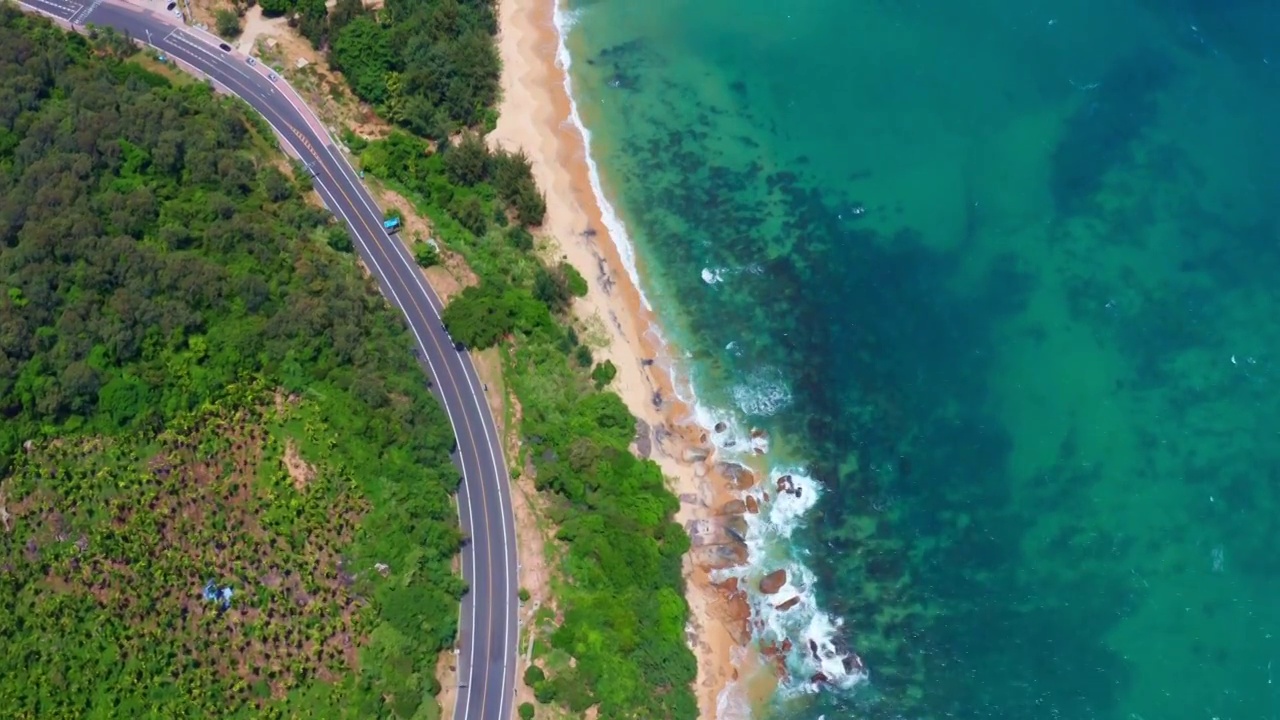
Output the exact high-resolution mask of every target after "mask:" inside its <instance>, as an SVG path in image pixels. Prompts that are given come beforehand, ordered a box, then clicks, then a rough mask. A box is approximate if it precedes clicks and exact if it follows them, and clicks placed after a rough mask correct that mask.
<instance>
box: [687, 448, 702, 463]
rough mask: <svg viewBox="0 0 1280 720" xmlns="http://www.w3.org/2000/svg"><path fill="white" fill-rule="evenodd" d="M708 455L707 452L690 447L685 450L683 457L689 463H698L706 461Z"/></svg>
mask: <svg viewBox="0 0 1280 720" xmlns="http://www.w3.org/2000/svg"><path fill="white" fill-rule="evenodd" d="M707 455H708V453H707V451H706V450H704V449H702V448H700V447H688V448H685V449H684V453H683V455H682V457H683V458H684V461H685V462H687V463H696V462H702V461H703V460H706V459H707Z"/></svg>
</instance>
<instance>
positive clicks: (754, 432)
mask: <svg viewBox="0 0 1280 720" xmlns="http://www.w3.org/2000/svg"><path fill="white" fill-rule="evenodd" d="M764 437H769V433H767V432H765V431H764V430H761V429H760V428H751V439H752V440H759V439H760V438H764Z"/></svg>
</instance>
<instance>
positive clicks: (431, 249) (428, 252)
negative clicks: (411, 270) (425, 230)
mask: <svg viewBox="0 0 1280 720" xmlns="http://www.w3.org/2000/svg"><path fill="white" fill-rule="evenodd" d="M413 259H414V260H415V261H417V263H418V265H420V266H422V267H424V268H429V267H435V266H436V265H439V264H440V251H439V250H436V246H435V245H432V244H431V243H430V242H421V243H418V244H417V245H414V246H413Z"/></svg>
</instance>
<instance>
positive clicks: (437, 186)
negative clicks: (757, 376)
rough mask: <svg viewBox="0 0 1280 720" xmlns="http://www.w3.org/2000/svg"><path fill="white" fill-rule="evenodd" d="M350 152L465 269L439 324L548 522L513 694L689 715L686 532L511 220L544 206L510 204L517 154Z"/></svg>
mask: <svg viewBox="0 0 1280 720" xmlns="http://www.w3.org/2000/svg"><path fill="white" fill-rule="evenodd" d="M357 147H358V149H359V151H360V152H361V153H362V155H361V157H362V159H363V160H364V169H365V170H366V171H367V172H369V173H370V174H373V175H376V176H378V177H379V178H380V179H382V180H384V181H385V182H387V183H388V184H391V185H394V186H396V187H397V188H398V189H399V190H400V191H401V192H402V194H404V195H405V197H406V198H407V199H409V200H410V201H412V202H413V203H414V204H415V205H416V206H417V207H418V208H419V209H420V210H422V211H423V212H425V213H426V214H427V215H428V216H429V217H430V218H431V221H432V223H433V225H434V227H435V228H436V230H437V232H438V233H439V239H440V241H441V242H442V244H443V245H444V246H445V247H446V249H448V250H451V251H453V252H457V253H459V254H461V255H462V256H463V257H464V258H465V259H466V261H467V263H468V265H470V267H472V268H473V269H474V270H475V272H476V274H477V275H478V276H479V279H480V283H479V284H478V285H476V286H472V287H468V288H466V289H465V290H463V291H462V292H460V293H458V294H457V295H455V296H453V297H452V298H451V299H450V301H449V304H448V306H447V307H446V308H445V312H444V318H443V319H444V322H445V325H446V326H447V328H448V330H449V333H450V335H451V336H452V337H453V338H454V339H455V340H458V341H459V342H461V343H462V344H464V345H465V346H467V347H468V348H471V349H476V350H480V349H484V348H488V347H493V346H498V347H500V348H501V349H502V353H501V355H502V357H503V358H504V365H505V367H504V376H505V378H506V381H507V383H508V385H509V387H510V389H511V390H512V391H513V392H514V394H515V397H516V400H517V401H518V403H519V406H520V407H521V409H522V411H521V414H520V418H519V420H518V431H519V433H520V436H521V440H522V452H523V453H525V456H526V459H527V460H528V464H529V467H531V468H532V469H533V471H534V483H535V487H536V488H537V490H539V491H540V494H541V497H542V498H543V500H545V503H543V505H544V507H545V508H546V513H547V515H548V518H547V519H548V520H549V521H550V523H551V524H552V525H554V526H555V527H556V528H557V530H556V534H555V538H554V539H555V541H556V545H557V547H556V548H554V549H553V550H552V552H551V553H550V554H552V555H554V556H555V557H557V558H559V561H560V567H559V571H560V575H561V577H562V581H561V582H559V583H557V587H556V603H555V604H556V608H557V610H558V611H559V613H558V615H555V614H553V615H551V616H550V617H549V618H547V619H542V620H539V622H538V627H539V633H538V634H539V638H542V637H545V638H547V639H548V640H549V647H545V648H544V647H540V645H541V643H542V640H541V639H537V640H535V643H534V654H535V657H537V658H539V663H540V669H534V670H531V671H530V673H531V674H530V675H529V676H527V678H526V679H527V680H529V681H531V682H529V683H528V684H529V687H530V688H531V689H532V690H533V692H534V694H535V696H536V698H537V700H538V701H539V702H542V703H553V704H555V705H558V706H560V707H562V708H564V709H566V710H568V711H570V712H573V713H586V712H588V711H591V712H597V713H598V714H599V716H601V717H634V718H693V717H696V716H697V703H696V700H695V698H694V695H693V691H692V684H693V681H694V677H695V675H696V670H697V666H696V661H695V659H694V656H693V654H692V652H691V651H690V650H689V648H688V645H687V644H686V642H685V636H684V628H685V623H686V622H687V619H688V613H689V609H688V606H687V604H686V602H685V599H684V580H683V577H682V575H681V558H682V556H683V554H684V553H685V552H686V551H687V550H688V548H689V539H688V536H687V535H686V534H685V532H684V530H683V529H682V528H681V527H680V526H679V525H677V524H676V523H675V522H673V520H672V518H673V516H674V514H675V512H676V510H677V509H678V501H677V499H676V498H675V496H674V495H673V494H672V493H671V492H670V491H669V490H668V489H667V487H666V484H665V479H664V478H663V476H662V472H661V470H660V469H659V467H658V466H657V464H656V463H653V462H651V461H649V460H641V459H638V458H636V457H635V456H634V455H632V454H631V452H630V451H629V449H628V448H629V445H630V443H631V441H632V440H633V438H634V436H635V433H636V420H635V418H634V417H633V416H632V415H631V414H630V412H629V411H628V410H627V408H626V406H625V405H624V404H623V402H622V400H621V398H619V397H618V396H617V395H616V394H614V393H612V392H607V391H605V390H604V389H603V388H605V387H606V386H607V385H608V384H609V383H610V382H611V381H612V380H613V379H614V376H615V375H616V368H614V367H613V366H612V365H607V364H601V365H595V362H594V358H593V356H592V352H591V349H590V347H588V345H587V344H584V343H583V341H582V339H581V337H580V336H579V329H578V328H576V327H575V321H574V319H573V315H572V313H571V303H572V301H573V298H574V297H578V296H581V295H583V294H584V293H585V292H586V289H587V288H586V281H585V279H584V278H583V277H582V276H581V275H580V274H578V273H577V272H576V271H574V270H573V268H572V267H571V266H568V265H566V264H563V263H560V262H557V261H555V260H554V259H550V256H548V258H543V257H541V256H540V254H539V253H538V252H537V250H536V248H535V242H534V238H533V235H532V234H531V233H530V232H529V230H528V229H527V228H526V227H525V226H526V225H536V224H538V223H540V222H541V216H542V213H543V212H544V211H545V207H544V206H539V207H534V208H532V211H536V212H532V211H530V213H529V214H525V213H522V211H521V209H520V206H519V203H520V202H521V201H522V198H523V199H526V200H529V201H530V202H532V201H533V199H535V198H536V200H537V203H541V194H540V193H538V191H537V188H536V186H533V185H532V183H533V180H532V176H531V173H529V172H528V170H527V169H526V168H527V167H528V162H527V160H526V159H524V158H523V157H522V156H520V155H518V154H515V155H511V154H506V153H498V154H489V153H488V151H487V150H485V148H484V146H483V144H480V143H477V142H475V141H473V140H471V139H468V138H464V139H463V140H461V141H460V142H458V143H456V144H452V145H450V144H445V145H443V146H441V147H438V148H434V147H432V146H431V145H429V144H428V143H426V142H424V141H423V140H420V139H416V138H412V137H410V136H407V135H404V134H392V135H391V136H390V137H388V138H386V139H384V140H378V141H374V142H369V143H363V144H360V143H357ZM522 187H523V188H526V189H524V190H521V189H520V188H522ZM475 205H478V206H479V212H474V211H473V209H472V208H473V207H474V206H475ZM490 216H492V217H493V218H494V221H493V222H477V221H476V220H475V218H480V219H483V218H485V217H490ZM535 217H536V222H535V221H534V219H535ZM504 221H505V222H504ZM525 712H528V711H527V710H526V711H525Z"/></svg>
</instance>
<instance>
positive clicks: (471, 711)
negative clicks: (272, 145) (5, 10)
mask: <svg viewBox="0 0 1280 720" xmlns="http://www.w3.org/2000/svg"><path fill="white" fill-rule="evenodd" d="M152 2H154V3H155V5H156V10H157V11H152V10H150V9H148V8H146V7H141V6H139V5H132V4H124V3H122V2H120V1H119V0H86V1H85V2H83V3H82V2H79V1H78V0H21V4H22V5H25V6H26V7H27V8H29V9H31V10H35V11H37V12H40V13H42V14H45V15H48V16H50V17H52V18H53V19H55V20H57V21H59V22H60V24H63V25H67V24H70V25H73V26H75V27H76V28H77V29H82V28H83V26H85V25H87V24H93V25H98V26H110V27H113V28H115V29H117V30H119V31H121V32H126V33H129V34H130V35H132V36H133V38H135V39H136V40H140V41H145V42H147V43H148V44H150V45H152V46H153V47H155V48H156V49H157V50H159V51H161V52H163V53H165V54H166V55H168V56H169V57H170V58H172V59H174V60H176V61H178V62H179V63H180V64H181V65H183V66H184V67H185V69H187V70H189V71H194V72H195V73H196V74H198V75H202V76H204V77H206V78H208V79H209V80H210V81H212V82H213V84H214V85H215V86H216V87H217V88H218V89H220V90H222V91H225V92H227V93H230V94H233V95H235V96H237V97H239V98H240V99H242V100H244V101H245V102H246V103H248V104H249V105H250V106H251V107H253V108H254V109H255V110H257V111H258V112H259V113H261V114H262V116H263V117H264V118H266V120H267V122H268V123H270V125H271V126H272V128H274V129H275V131H276V133H277V134H278V135H279V136H280V139H281V140H282V142H283V143H284V145H285V147H286V148H287V149H288V150H290V151H291V153H292V154H293V155H295V156H296V157H298V158H300V159H301V160H302V161H303V162H305V163H306V164H307V166H308V167H309V168H310V169H311V171H312V173H313V175H314V177H313V182H314V185H315V187H316V189H317V191H318V192H319V194H320V197H321V198H322V199H323V200H324V202H325V204H326V205H327V206H328V207H329V209H330V210H332V211H333V212H334V213H335V214H336V215H337V216H338V217H340V218H342V219H343V220H344V221H345V222H346V224H347V226H348V227H349V228H350V229H351V232H352V235H353V237H354V238H355V239H356V247H357V249H358V251H359V253H360V257H361V258H362V259H363V260H364V262H365V264H366V265H367V267H368V268H369V270H370V271H371V272H372V273H373V275H374V276H375V277H376V278H377V281H378V284H379V285H380V287H381V288H382V292H383V294H384V295H385V296H386V297H387V298H388V299H389V300H390V301H391V303H392V304H394V305H395V306H396V307H398V308H399V309H400V310H401V311H402V312H403V313H404V315H405V318H406V319H407V320H408V323H409V328H410V330H411V331H412V332H413V335H414V337H415V339H416V340H417V343H418V347H419V349H420V350H421V357H422V359H423V360H424V361H425V364H426V366H427V370H428V371H429V373H430V375H431V377H432V379H433V380H434V382H433V383H432V385H433V391H434V392H435V393H436V395H437V396H438V397H439V399H440V401H441V402H442V403H443V404H444V407H445V410H446V411H447V413H448V415H449V421H450V423H451V424H452V425H453V432H454V436H455V437H456V439H457V452H456V455H455V461H456V462H457V463H458V465H459V467H460V468H461V470H462V478H463V480H462V484H461V486H460V488H459V490H458V495H457V497H458V516H459V520H460V522H461V524H462V528H463V532H464V533H465V534H466V536H467V537H468V538H469V540H468V542H467V543H466V544H465V545H464V547H463V549H462V574H463V577H464V578H465V579H466V581H467V583H468V585H469V587H470V590H469V592H468V593H467V595H466V596H465V597H464V598H463V599H462V609H461V618H460V623H459V632H458V642H457V645H456V647H457V648H458V650H457V653H458V657H457V663H458V673H457V677H456V682H457V685H458V700H457V704H456V706H455V708H454V720H510V718H511V717H512V715H513V712H512V707H511V706H512V703H513V701H514V683H515V674H516V643H517V639H518V637H519V632H518V621H517V617H516V608H517V604H518V599H517V597H516V592H517V579H516V536H515V521H514V516H513V513H512V507H511V492H510V475H509V474H508V472H507V467H506V462H505V461H504V459H503V456H502V447H501V444H500V438H499V435H498V432H497V426H496V425H495V423H494V419H493V415H492V413H491V412H490V410H489V406H488V404H487V403H486V402H485V400H484V395H483V393H482V392H481V388H482V386H481V384H480V379H479V376H478V375H477V374H476V370H475V366H474V365H473V363H472V362H471V357H470V356H469V355H468V354H466V353H465V352H458V351H457V350H455V349H454V346H453V341H452V340H451V339H450V338H449V336H448V334H447V333H446V332H445V331H444V328H443V325H442V324H441V322H440V312H441V311H442V310H443V309H444V306H443V304H442V303H441V302H440V299H439V298H438V297H437V296H436V294H435V293H434V292H433V291H432V290H431V288H430V287H429V286H428V285H427V284H426V282H424V281H423V279H422V274H421V272H420V270H419V269H418V266H417V265H416V264H415V263H414V262H413V260H412V258H410V256H409V253H408V252H407V251H406V250H405V248H404V246H403V245H402V244H401V243H400V242H399V240H397V239H396V238H394V237H392V236H389V235H388V234H387V233H386V232H384V231H383V229H382V219H383V215H382V213H381V212H380V211H379V210H378V208H377V206H376V205H375V204H374V202H373V198H372V197H371V196H370V195H369V192H368V190H367V189H366V188H365V187H364V185H363V184H361V183H360V181H359V179H358V176H357V174H356V172H355V170H354V169H353V168H352V167H351V164H350V163H349V162H348V161H347V159H346V157H345V156H344V155H343V154H342V151H341V150H340V149H339V148H338V147H337V144H336V143H335V142H334V141H333V139H332V138H331V137H330V135H329V133H328V132H327V131H326V130H325V128H324V125H323V124H322V123H321V122H320V121H319V119H318V118H317V117H316V115H315V113H313V112H312V111H311V109H310V108H309V107H307V105H306V103H304V102H303V101H302V99H301V97H300V96H299V95H298V94H297V93H296V92H295V91H294V90H293V89H292V88H291V87H290V86H289V85H288V84H287V83H286V82H285V81H284V79H283V78H275V77H274V76H273V75H272V74H271V71H270V70H269V69H267V68H264V67H263V66H262V65H261V63H255V64H253V65H250V64H249V63H248V58H247V57H246V56H245V55H243V54H240V53H237V52H228V51H224V50H221V49H220V48H219V42H220V41H219V39H218V38H216V37H215V36H213V35H211V34H209V33H207V32H204V31H201V30H197V29H194V28H188V27H185V26H183V25H181V24H180V21H179V20H178V19H177V18H176V17H174V16H172V15H170V14H166V13H164V12H161V11H159V10H161V7H160V3H161V2H163V0H152ZM444 681H445V684H447V679H444Z"/></svg>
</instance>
